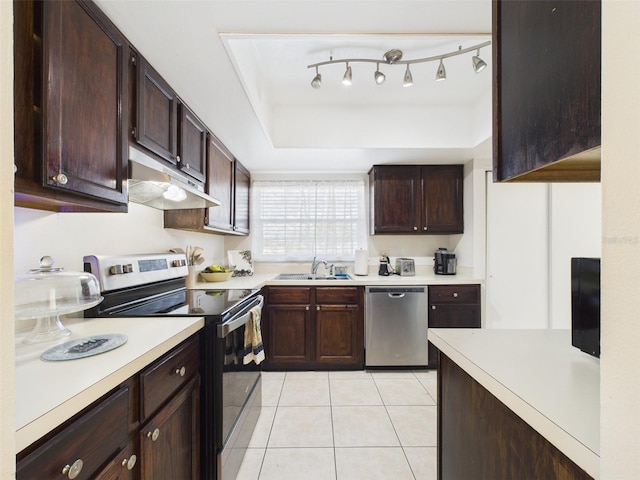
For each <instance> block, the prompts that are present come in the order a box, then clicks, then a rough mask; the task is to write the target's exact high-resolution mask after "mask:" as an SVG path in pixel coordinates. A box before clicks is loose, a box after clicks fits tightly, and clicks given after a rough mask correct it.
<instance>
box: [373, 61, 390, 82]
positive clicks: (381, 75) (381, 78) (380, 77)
mask: <svg viewBox="0 0 640 480" xmlns="http://www.w3.org/2000/svg"><path fill="white" fill-rule="evenodd" d="M373 78H374V79H375V80H376V83H377V84H378V85H382V84H383V83H384V81H385V79H386V78H387V77H386V76H385V74H384V73H382V72H381V71H380V64H379V63H378V65H377V66H376V73H374V74H373Z"/></svg>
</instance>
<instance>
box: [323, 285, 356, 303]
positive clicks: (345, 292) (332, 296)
mask: <svg viewBox="0 0 640 480" xmlns="http://www.w3.org/2000/svg"><path fill="white" fill-rule="evenodd" d="M316 303H329V304H337V305H342V304H354V303H355V304H357V303H358V287H317V288H316Z"/></svg>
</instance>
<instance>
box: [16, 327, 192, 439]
mask: <svg viewBox="0 0 640 480" xmlns="http://www.w3.org/2000/svg"><path fill="white" fill-rule="evenodd" d="M64 324H65V326H66V327H67V328H69V329H70V330H71V336H69V337H66V338H64V339H61V340H58V341H53V342H43V343H36V344H31V345H27V344H24V343H22V342H21V338H22V337H21V336H20V335H17V336H16V350H15V358H16V371H15V375H16V385H15V396H16V419H15V420H16V451H18V452H19V451H21V450H22V449H24V448H25V447H27V446H29V445H30V444H31V443H33V442H34V441H36V440H38V439H39V438H40V437H42V436H43V435H45V434H47V433H48V432H50V431H51V430H53V429H54V428H56V427H57V426H59V425H60V424H62V423H63V422H64V421H66V420H67V419H69V418H71V417H72V416H73V415H75V414H76V413H78V412H79V411H80V410H82V409H83V408H85V407H87V406H88V405H90V404H91V403H92V402H94V401H95V400H97V399H99V398H100V397H101V396H103V395H104V394H105V393H107V392H109V391H110V390H112V389H113V388H115V387H117V386H118V385H120V384H121V383H122V382H124V381H125V380H127V379H128V378H129V377H131V376H132V375H134V374H136V373H137V372H138V371H140V370H141V369H143V368H144V367H146V366H147V365H149V364H150V363H151V362H153V361H154V360H156V359H158V358H159V357H161V356H162V355H163V354H165V353H166V352H168V351H169V350H171V349H172V348H173V347H175V346H176V345H178V344H179V343H180V342H182V341H183V340H186V339H187V338H189V337H190V336H191V335H193V334H194V333H196V332H197V331H198V330H200V329H201V328H202V327H203V325H204V319H203V318H202V317H171V318H169V317H153V318H92V319H84V318H67V319H66V321H64ZM107 333H120V334H125V335H127V337H128V340H127V342H126V343H125V344H124V345H122V346H120V347H118V348H116V349H114V350H111V351H108V352H105V353H101V354H99V355H95V356H92V357H86V358H81V359H77V360H68V361H60V362H46V361H43V360H41V359H40V355H41V354H42V353H43V352H44V351H45V350H47V349H49V348H51V347H52V346H54V345H57V344H60V343H64V342H67V341H70V340H74V339H78V338H83V337H88V336H93V335H103V334H107Z"/></svg>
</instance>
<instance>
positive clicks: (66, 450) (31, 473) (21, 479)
mask: <svg viewBox="0 0 640 480" xmlns="http://www.w3.org/2000/svg"><path fill="white" fill-rule="evenodd" d="M128 429H129V386H125V387H122V388H121V389H120V390H118V391H116V392H115V393H113V394H112V395H110V396H109V397H108V398H106V399H105V400H103V401H101V402H100V403H98V404H97V405H95V406H94V407H91V408H90V409H89V410H88V411H87V412H84V413H82V414H81V416H80V417H78V419H76V420H74V421H72V423H70V424H69V425H68V426H66V427H65V428H63V429H62V430H61V431H60V432H59V433H57V434H55V435H53V436H52V437H51V438H50V439H49V440H47V441H46V442H45V443H44V444H43V445H41V446H40V447H38V448H37V449H36V450H34V451H33V452H31V453H30V454H28V455H26V456H25V457H22V458H20V455H19V456H18V458H20V459H19V460H18V463H17V476H16V478H17V479H18V480H27V479H33V480H47V479H56V480H59V479H61V478H65V477H66V476H67V475H68V473H67V474H63V473H62V472H63V470H64V469H65V466H67V465H68V466H69V467H67V468H71V467H73V468H75V469H77V468H80V472H79V474H78V475H77V476H76V477H75V478H77V479H78V480H82V479H88V478H93V477H94V475H95V473H96V472H97V471H98V469H99V468H101V467H102V466H103V465H105V464H106V463H107V462H108V461H109V460H110V459H112V458H113V457H114V455H116V454H117V453H118V452H119V451H120V450H121V449H122V448H124V447H125V446H126V445H127V442H128V441H129V436H128V431H129V430H128ZM98 438H99V439H100V441H96V439H98Z"/></svg>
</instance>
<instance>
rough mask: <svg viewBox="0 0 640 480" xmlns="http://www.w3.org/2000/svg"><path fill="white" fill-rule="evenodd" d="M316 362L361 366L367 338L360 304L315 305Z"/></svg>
mask: <svg viewBox="0 0 640 480" xmlns="http://www.w3.org/2000/svg"><path fill="white" fill-rule="evenodd" d="M315 313H316V361H318V362H321V363H340V364H349V363H356V364H357V363H362V359H363V353H364V352H363V347H362V344H363V342H362V340H363V337H364V332H363V329H362V328H361V324H362V322H361V321H360V320H361V315H360V307H359V306H358V305H317V306H316V312H315Z"/></svg>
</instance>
